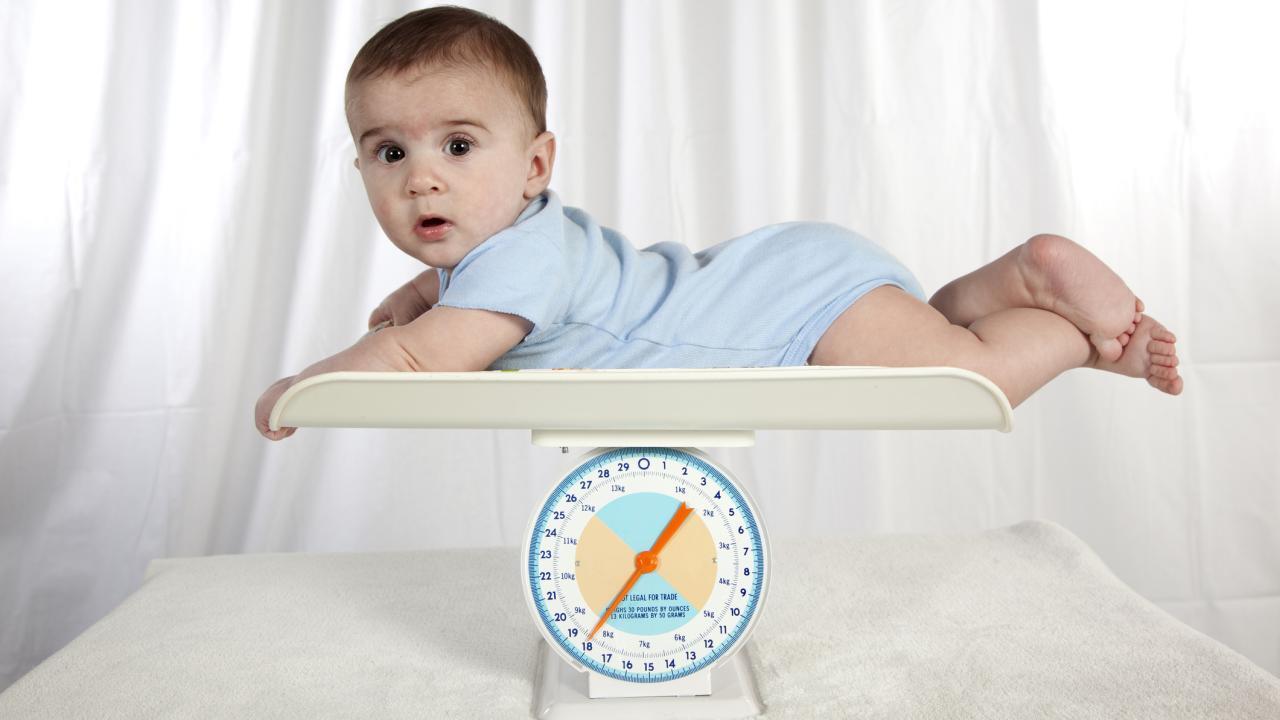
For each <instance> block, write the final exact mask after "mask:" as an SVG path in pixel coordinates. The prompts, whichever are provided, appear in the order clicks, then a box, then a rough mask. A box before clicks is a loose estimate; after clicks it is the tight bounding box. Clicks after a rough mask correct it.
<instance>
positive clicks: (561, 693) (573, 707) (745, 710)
mask: <svg viewBox="0 0 1280 720" xmlns="http://www.w3.org/2000/svg"><path fill="white" fill-rule="evenodd" d="M747 651H748V648H745V647H744V648H742V649H741V650H739V651H738V652H736V653H734V654H733V657H731V658H729V659H728V660H725V661H724V662H723V663H721V664H720V665H718V666H717V667H715V668H713V669H712V670H711V687H712V691H711V694H710V695H695V696H687V697H609V698H594V699H593V698H590V697H588V695H587V681H588V673H585V672H580V671H578V670H576V669H574V668H573V666H571V665H569V663H567V662H565V661H564V660H562V659H561V658H560V656H559V655H557V654H556V651H555V650H553V649H552V648H551V646H550V645H548V644H547V643H546V641H543V642H542V658H541V662H540V663H539V666H538V687H537V690H536V692H535V693H534V696H533V715H534V717H536V718H539V720H598V719H599V718H609V720H675V719H676V718H680V719H682V720H683V719H684V718H688V719H689V720H728V719H729V718H749V717H755V716H756V715H759V714H760V713H762V712H764V703H762V702H760V695H759V693H757V692H756V683H755V678H753V677H752V676H751V666H750V664H749V663H748V662H747Z"/></svg>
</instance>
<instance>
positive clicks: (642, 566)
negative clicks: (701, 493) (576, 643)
mask: <svg viewBox="0 0 1280 720" xmlns="http://www.w3.org/2000/svg"><path fill="white" fill-rule="evenodd" d="M691 512H693V508H691V507H689V506H688V505H685V504H684V503H680V507H679V508H676V514H675V515H672V516H671V519H670V520H668V521H667V526H666V527H665V528H663V529H662V532H661V533H659V534H658V539H657V540H654V541H653V547H651V548H649V549H648V550H642V551H640V552H638V553H636V571H635V572H633V573H631V577H629V578H627V584H626V585H623V586H622V590H620V591H618V594H617V595H615V596H614V598H613V602H611V603H609V609H607V610H605V611H604V613H602V614H601V615H600V621H599V622H597V623H596V626H595V627H593V628H591V632H590V633H589V634H588V635H587V639H588V640H590V639H591V638H593V637H595V634H596V631H597V630H599V629H600V628H601V627H602V626H603V625H604V622H605V620H608V619H609V616H610V615H612V614H613V611H614V610H617V609H618V604H619V603H621V602H622V598H624V597H626V596H627V593H628V592H631V587H632V586H633V585H635V584H636V581H637V580H639V579H640V576H641V575H644V574H645V573H651V572H653V571H654V570H657V569H658V553H660V552H662V548H663V547H664V546H665V545H666V544H667V541H668V540H670V539H671V536H672V535H675V534H676V530H679V529H680V524H681V523H683V522H684V519H685V518H687V517H689V513H691Z"/></svg>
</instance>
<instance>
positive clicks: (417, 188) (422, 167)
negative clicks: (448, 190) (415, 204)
mask: <svg viewBox="0 0 1280 720" xmlns="http://www.w3.org/2000/svg"><path fill="white" fill-rule="evenodd" d="M405 191H406V192H407V193H408V194H409V195H410V196H413V197H416V196H418V195H427V194H432V193H442V192H444V191H445V184H444V180H443V179H442V178H441V177H440V175H439V174H438V173H435V172H433V171H432V169H431V167H430V166H428V165H427V164H426V163H420V164H418V165H415V166H413V167H412V168H410V171H409V177H408V179H407V180H406V181H405Z"/></svg>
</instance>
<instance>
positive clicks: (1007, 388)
mask: <svg viewBox="0 0 1280 720" xmlns="http://www.w3.org/2000/svg"><path fill="white" fill-rule="evenodd" d="M1151 322H1152V323H1154V321H1151ZM1166 332H1167V331H1166ZM1171 337H1172V336H1170V338H1171ZM1159 344H1160V345H1168V348H1167V354H1168V355H1169V356H1170V357H1172V356H1173V345H1172V339H1170V341H1169V342H1168V343H1159ZM1163 350H1164V349H1163V348H1162V352H1163ZM1130 351H1132V352H1134V353H1138V351H1139V348H1136V347H1131V348H1130ZM1133 357H1134V358H1136V357H1137V356H1136V355H1135V356H1133ZM1144 357H1145V360H1138V359H1133V360H1131V362H1130V364H1128V365H1124V367H1123V369H1121V368H1120V367H1110V366H1107V367H1104V368H1103V369H1107V370H1113V371H1115V372H1124V373H1125V374H1133V371H1134V369H1135V367H1136V366H1138V365H1143V368H1144V369H1145V370H1146V371H1147V373H1148V375H1150V374H1151V373H1153V372H1155V371H1152V370H1150V368H1152V367H1155V366H1157V365H1156V364H1155V363H1153V361H1152V360H1151V357H1150V353H1148V354H1147V355H1146V356H1144ZM1096 361H1097V356H1096V354H1095V352H1094V350H1093V348H1092V346H1091V345H1090V344H1089V340H1088V339H1087V338H1086V337H1085V336H1084V334H1082V333H1081V332H1080V330H1079V329H1078V328H1076V326H1075V325H1073V324H1072V323H1071V322H1070V321H1069V320H1067V319H1065V318H1063V317H1062V316H1060V315H1057V314H1055V313H1051V312H1049V311H1047V310H1041V309H1039V308H1011V309H1006V310H1000V311H998V312H994V313H992V314H990V315H988V316H986V317H983V318H981V319H979V320H977V321H976V322H974V323H972V324H971V325H970V326H969V327H968V328H965V327H961V326H959V325H953V324H951V323H950V322H949V321H948V320H947V318H946V317H944V316H943V315H942V313H941V312H939V311H938V310H937V309H936V308H934V307H932V306H930V305H926V304H925V303H923V302H920V301H919V300H917V299H916V298H914V297H912V296H911V295H908V294H907V293H905V292H903V291H902V290H900V289H898V288H896V287H892V286H884V287H880V288H876V289H875V290H872V291H871V292H869V293H867V294H866V295H863V296H862V297H861V298H860V299H859V300H858V301H857V302H855V303H854V304H853V305H852V306H850V307H849V308H848V309H847V310H845V311H844V312H843V313H842V314H841V315H840V316H839V317H838V318H836V320H835V322H833V323H832V324H831V327H829V328H827V331H826V332H825V333H824V334H823V335H822V338H821V339H819V340H818V344H817V345H816V346H815V347H814V350H813V354H812V355H811V356H810V358H809V362H810V363H811V364H813V365H885V366H891V367H910V366H947V367H958V368H963V369H965V370H972V371H974V372H976V373H978V374H980V375H983V376H984V377H986V378H988V379H990V380H991V381H992V382H994V383H995V384H996V385H997V386H998V387H999V388H1000V389H1001V390H1002V391H1003V392H1004V394H1005V396H1006V397H1008V398H1009V403H1010V404H1012V405H1014V406H1017V405H1018V404H1020V403H1021V402H1022V401H1023V400H1025V399H1027V397H1029V396H1030V395H1031V393H1033V392H1035V391H1036V390H1038V389H1039V388H1040V387H1041V386H1043V385H1044V384H1045V383H1047V382H1049V381H1050V380H1052V379H1053V378H1055V377H1057V376H1058V375H1059V374H1061V373H1062V372H1064V371H1066V370H1070V369H1071V368H1076V367H1082V366H1086V365H1090V366H1091V365H1094V364H1095V363H1096ZM1172 362H1173V364H1175V365H1176V360H1173V361H1172ZM1130 365H1134V366H1135V367H1130ZM1158 367H1160V368H1161V369H1160V371H1159V372H1161V373H1164V374H1166V375H1167V374H1168V373H1169V372H1170V371H1174V375H1173V376H1174V377H1175V378H1176V370H1175V369H1174V367H1173V366H1172V365H1167V364H1159V365H1158ZM1161 379H1162V380H1166V381H1168V380H1169V378H1165V377H1162V378H1161ZM1153 384H1154V383H1153ZM1157 387H1160V386H1158V385H1157ZM1161 389H1165V388H1161ZM1178 389H1181V384H1180V383H1179V384H1178ZM1165 391H1166V392H1169V390H1168V389H1165Z"/></svg>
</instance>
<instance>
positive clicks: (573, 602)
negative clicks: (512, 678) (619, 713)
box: [525, 448, 769, 682]
mask: <svg viewBox="0 0 1280 720" xmlns="http://www.w3.org/2000/svg"><path fill="white" fill-rule="evenodd" d="M682 505H684V506H687V507H688V508H689V509H690V511H689V512H688V514H687V515H686V516H685V517H684V518H683V520H681V521H680V522H679V526H678V528H677V529H676V530H675V532H674V533H673V534H671V535H670V539H669V540H667V541H666V543H665V544H663V545H662V547H661V549H660V551H659V552H658V555H657V557H658V562H657V567H656V569H652V570H651V571H647V572H642V573H640V574H639V576H638V578H637V579H636V580H635V582H634V584H633V585H632V587H631V588H630V590H628V591H627V593H626V594H625V596H623V598H622V600H621V601H620V602H619V603H618V605H617V608H616V609H615V610H614V612H613V613H612V614H611V615H610V617H609V619H608V620H607V621H606V622H605V624H604V625H603V626H602V627H601V628H600V629H599V630H598V631H596V632H595V634H594V635H592V630H593V629H594V628H595V626H596V625H597V621H598V620H599V619H600V617H601V615H602V614H603V613H604V612H605V610H606V609H608V607H609V606H610V605H611V604H612V603H613V601H614V600H615V599H616V598H617V597H618V595H619V591H621V590H622V588H623V587H624V586H625V585H626V584H627V583H628V581H629V580H630V579H631V578H632V575H633V574H635V573H636V572H637V568H638V565H637V556H638V555H640V554H641V553H642V552H643V553H646V555H647V554H648V553H647V552H646V551H649V550H650V549H651V548H652V547H653V545H654V542H655V540H657V538H658V536H659V535H660V534H661V533H662V531H663V530H664V528H666V527H667V525H668V523H669V522H671V521H672V518H673V516H675V515H676V514H677V511H678V510H680V508H681V506H682ZM526 537H527V540H526V546H525V548H526V557H527V566H526V578H525V580H526V585H527V588H528V589H527V592H526V598H527V599H528V600H529V605H530V610H531V611H532V612H533V615H534V617H535V618H536V620H537V624H538V627H539V629H540V630H541V631H542V633H543V635H544V636H545V637H546V638H547V640H548V642H550V643H551V645H552V647H554V648H556V649H557V651H558V652H559V653H560V654H561V656H562V657H564V658H565V659H566V660H568V661H570V662H571V663H573V664H575V665H577V666H580V667H583V668H586V669H589V670H593V671H595V672H597V673H600V674H601V675H606V676H609V677H612V678H615V679H618V680H627V681H632V682H664V681H669V680H674V679H676V678H680V677H684V676H685V675H688V674H690V673H694V672H697V671H699V670H705V669H709V668H710V667H712V666H713V665H714V664H716V663H717V662H718V661H719V660H722V659H723V658H726V657H728V656H729V655H730V654H732V652H733V651H734V650H735V649H736V648H737V647H740V646H741V645H742V644H743V642H744V640H745V638H746V636H747V633H748V632H749V630H750V629H751V626H752V623H753V622H754V620H755V618H756V615H757V610H758V609H759V607H760V605H761V603H762V602H763V599H764V594H765V591H766V589H767V581H768V577H767V575H768V567H769V564H768V560H769V558H768V548H767V543H766V538H765V533H764V530H763V527H762V525H761V523H760V520H759V515H758V513H757V512H756V511H755V507H754V505H753V504H752V502H751V500H750V498H749V497H748V496H747V494H746V493H745V492H744V491H743V490H742V488H741V487H740V486H738V484H737V483H736V482H735V481H734V480H733V478H732V476H730V475H729V473H728V472H727V471H725V470H724V469H723V468H721V467H719V466H717V465H716V464H715V463H713V462H712V461H711V460H710V459H709V458H707V457H706V456H705V455H703V454H701V453H699V452H697V451H694V450H684V449H673V448H620V449H601V450H595V451H593V452H591V453H588V454H587V455H586V456H584V457H583V458H582V459H581V460H580V461H579V462H578V464H577V465H576V466H575V467H574V469H573V470H571V471H570V472H569V473H568V474H566V475H565V476H564V478H563V479H562V480H561V481H560V482H559V483H558V484H557V485H556V487H555V488H553V489H552V491H551V493H550V494H549V495H548V496H547V498H546V500H545V501H544V502H543V503H542V505H541V506H540V507H539V509H538V510H537V511H536V512H535V513H534V517H533V520H532V522H531V530H530V533H529V534H528V535H527V536H526Z"/></svg>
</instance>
